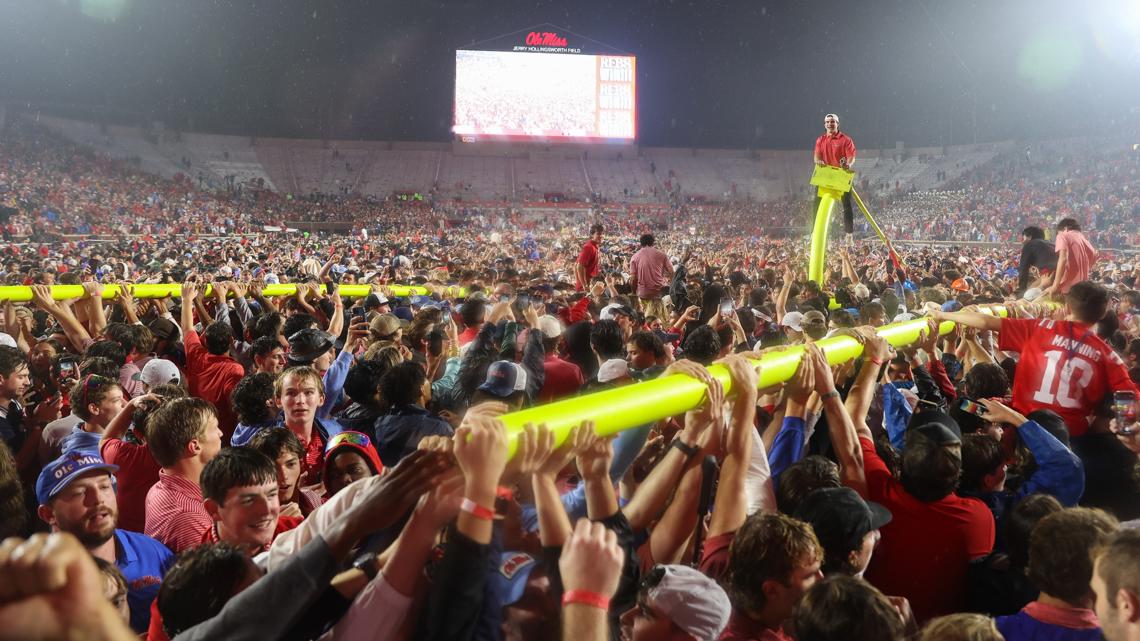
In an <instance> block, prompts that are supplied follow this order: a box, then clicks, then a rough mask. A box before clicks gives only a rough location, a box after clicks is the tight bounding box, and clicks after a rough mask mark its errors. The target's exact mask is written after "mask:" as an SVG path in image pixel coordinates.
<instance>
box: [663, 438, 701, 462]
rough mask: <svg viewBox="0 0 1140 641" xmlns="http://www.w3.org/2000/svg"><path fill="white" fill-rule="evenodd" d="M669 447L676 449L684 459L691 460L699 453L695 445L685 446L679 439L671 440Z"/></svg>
mask: <svg viewBox="0 0 1140 641" xmlns="http://www.w3.org/2000/svg"><path fill="white" fill-rule="evenodd" d="M669 446H670V447H675V448H677V450H678V451H680V452H681V453H682V454H684V455H685V458H693V457H694V456H696V455H697V453H698V452H700V451H701V450H700V448H698V447H697V446H696V445H687V444H685V443H684V442H682V441H681V439H680V438H675V439H673V442H672V443H670V444H669Z"/></svg>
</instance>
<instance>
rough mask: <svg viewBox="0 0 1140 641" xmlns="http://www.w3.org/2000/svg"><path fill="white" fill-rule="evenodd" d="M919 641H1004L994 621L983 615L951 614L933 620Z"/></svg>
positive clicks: (923, 631)
mask: <svg viewBox="0 0 1140 641" xmlns="http://www.w3.org/2000/svg"><path fill="white" fill-rule="evenodd" d="M919 641H1003V638H1002V636H1001V633H1000V632H998V629H997V626H996V625H994V620H993V619H991V618H989V617H988V616H985V615H983V614H968V613H960V614H951V615H949V616H944V617H938V618H937V619H933V620H931V621H930V623H927V624H926V627H925V628H923V629H922V637H920V640H919Z"/></svg>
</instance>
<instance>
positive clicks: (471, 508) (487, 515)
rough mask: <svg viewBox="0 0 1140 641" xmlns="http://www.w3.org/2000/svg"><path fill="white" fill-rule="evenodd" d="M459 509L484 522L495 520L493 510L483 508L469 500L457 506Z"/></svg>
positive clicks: (464, 500)
mask: <svg viewBox="0 0 1140 641" xmlns="http://www.w3.org/2000/svg"><path fill="white" fill-rule="evenodd" d="M459 509H461V510H463V511H464V512H466V513H468V514H470V515H471V516H473V517H475V518H477V519H482V520H484V521H493V520H494V519H495V511H494V510H491V509H488V508H485V507H483V506H482V505H479V504H478V503H476V502H475V501H472V500H471V499H463V503H462V504H461V505H460V506H459Z"/></svg>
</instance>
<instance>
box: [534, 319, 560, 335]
mask: <svg viewBox="0 0 1140 641" xmlns="http://www.w3.org/2000/svg"><path fill="white" fill-rule="evenodd" d="M538 331H540V332H542V335H543V336H545V337H547V338H558V337H559V336H561V335H562V321H560V320H558V319H557V318H555V317H553V316H551V315H550V314H544V315H542V316H539V317H538Z"/></svg>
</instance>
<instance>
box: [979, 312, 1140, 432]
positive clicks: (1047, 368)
mask: <svg viewBox="0 0 1140 641" xmlns="http://www.w3.org/2000/svg"><path fill="white" fill-rule="evenodd" d="M998 347H999V348H1000V349H1002V350H1007V351H1013V352H1020V353H1021V360H1019V361H1018V363H1017V375H1016V376H1014V378H1013V407H1014V409H1016V410H1017V411H1019V412H1022V413H1024V414H1028V413H1029V412H1032V411H1033V410H1039V409H1048V410H1053V411H1054V412H1056V413H1058V414H1060V415H1061V417H1062V418H1064V419H1065V425H1067V426H1068V428H1069V433H1070V434H1072V435H1073V436H1081V435H1082V434H1084V433H1085V432H1087V431H1088V429H1089V422H1088V416H1089V415H1090V414H1092V413H1093V412H1094V411H1095V410H1096V408H1097V406H1098V405H1100V403H1101V402H1102V401H1103V400H1104V397H1105V395H1106V394H1110V393H1111V392H1113V391H1116V390H1131V391H1133V392H1137V393H1140V390H1137V388H1136V385H1135V384H1134V383H1133V382H1132V379H1130V378H1129V377H1128V367H1127V366H1126V365H1125V364H1124V361H1122V360H1121V359H1120V356H1118V355H1117V354H1116V352H1114V351H1112V348H1111V347H1109V346H1108V345H1106V344H1105V342H1104V341H1102V340H1101V339H1100V337H1099V336H1097V335H1096V332H1095V331H1094V330H1093V329H1092V328H1091V327H1090V326H1088V325H1085V324H1083V323H1074V322H1071V321H1063V320H1049V319H1034V318H1025V319H1019V318H1003V319H1002V321H1001V334H1000V335H999V337H998Z"/></svg>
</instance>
